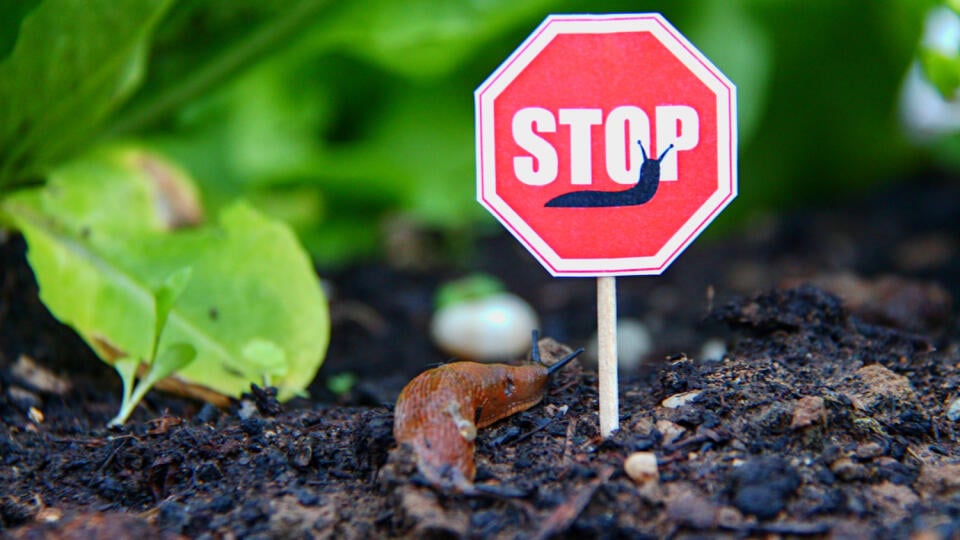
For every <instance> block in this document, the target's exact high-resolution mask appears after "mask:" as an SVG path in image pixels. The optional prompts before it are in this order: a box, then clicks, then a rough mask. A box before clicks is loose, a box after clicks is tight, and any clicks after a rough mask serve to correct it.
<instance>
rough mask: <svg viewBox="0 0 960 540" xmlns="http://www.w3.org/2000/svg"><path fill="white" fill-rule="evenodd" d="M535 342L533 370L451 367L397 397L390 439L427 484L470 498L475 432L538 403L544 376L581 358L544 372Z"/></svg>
mask: <svg viewBox="0 0 960 540" xmlns="http://www.w3.org/2000/svg"><path fill="white" fill-rule="evenodd" d="M537 341H538V339H537V332H536V331H534V332H533V351H532V357H533V359H534V360H535V362H536V363H534V364H528V365H522V366H511V365H507V364H482V363H478V362H454V363H451V364H445V365H443V366H440V367H437V368H433V369H430V370H427V371H425V372H423V373H421V374H420V375H418V376H417V377H416V378H414V379H413V380H412V381H410V383H409V384H407V386H406V387H404V389H403V391H401V392H400V397H399V398H397V405H396V408H395V410H394V422H393V435H394V438H396V441H397V444H398V445H407V446H408V447H409V448H410V449H411V450H412V451H413V454H414V456H415V459H416V464H417V469H418V470H419V471H420V474H422V475H423V476H424V477H425V478H426V480H427V482H429V483H430V484H431V485H433V486H435V487H438V488H441V489H443V488H452V489H454V490H456V491H460V492H464V493H470V492H473V478H474V475H475V474H476V465H475V464H474V460H473V453H474V439H475V438H476V436H477V429H479V428H482V427H486V426H489V425H490V424H493V423H494V422H496V421H497V420H500V419H503V418H506V417H508V416H510V415H512V414H515V413H518V412H520V411H523V410H526V409H529V408H530V407H532V406H534V405H536V404H537V403H539V402H540V400H541V399H543V395H544V392H545V390H546V387H547V381H548V378H549V376H550V374H552V373H554V372H556V371H557V370H559V369H560V368H561V367H563V366H564V365H565V364H566V363H567V362H569V361H571V360H573V359H574V358H576V357H577V355H579V354H580V353H581V352H583V349H578V350H577V351H574V352H573V353H570V354H569V355H567V356H565V357H564V358H562V359H560V360H559V361H558V362H557V363H555V364H554V365H552V366H550V367H547V366H545V365H544V364H543V363H542V362H541V361H540V349H539V346H538V344H537Z"/></svg>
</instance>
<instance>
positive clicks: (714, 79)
mask: <svg viewBox="0 0 960 540" xmlns="http://www.w3.org/2000/svg"><path fill="white" fill-rule="evenodd" d="M617 32H650V33H652V34H653V35H654V36H655V37H656V38H657V39H658V40H659V41H660V42H661V43H662V44H663V45H664V46H665V47H667V49H668V50H670V51H671V52H672V53H673V54H674V56H676V57H677V59H678V60H680V62H681V63H683V64H684V66H686V67H687V69H689V70H690V71H691V72H692V73H693V74H694V75H695V76H696V77H697V78H698V79H700V81H701V82H703V83H704V84H705V85H706V86H707V87H708V88H709V89H710V90H711V91H713V93H714V94H715V95H716V96H717V139H716V140H717V141H718V159H717V190H716V191H715V192H714V193H713V194H712V195H711V196H710V197H709V198H708V199H707V200H706V201H705V202H704V204H703V205H701V207H700V208H699V209H697V210H696V211H695V212H694V213H693V214H692V215H691V217H690V218H689V219H688V220H687V221H686V222H685V223H684V224H683V226H681V227H680V228H679V229H678V230H677V231H676V232H675V233H674V234H673V235H672V236H671V237H670V238H669V239H668V240H667V242H665V243H664V245H663V246H662V247H661V248H660V250H658V251H657V253H656V254H654V255H652V256H648V257H623V258H597V259H569V258H563V257H561V256H560V255H559V254H557V252H556V251H554V250H553V249H552V248H551V247H550V246H549V245H548V244H547V242H546V241H545V240H543V238H541V237H540V235H539V234H537V233H536V232H535V231H534V230H533V229H532V228H531V227H530V226H529V225H528V224H527V222H526V220H524V219H523V218H522V217H520V216H519V215H518V214H517V213H516V212H515V211H514V210H513V208H511V207H510V205H508V204H507V203H506V201H504V200H503V199H502V198H501V197H500V196H499V195H497V193H496V166H495V165H496V146H495V141H494V121H493V104H494V100H495V99H496V98H497V96H498V95H499V94H500V93H502V92H503V91H504V90H505V89H506V88H507V86H509V85H510V83H511V82H512V81H513V80H514V79H515V78H516V77H517V75H519V73H521V72H522V71H523V70H524V69H526V67H527V66H528V65H529V64H530V62H531V61H532V60H533V59H534V58H535V57H536V56H537V55H539V54H540V53H541V52H542V51H543V50H544V48H546V46H547V45H549V44H550V42H551V41H552V40H553V38H555V37H556V36H558V35H561V34H571V33H617ZM736 99H737V98H736V86H735V85H734V84H733V82H731V81H730V80H729V79H728V78H727V77H726V76H725V75H724V74H723V73H722V72H721V71H720V70H719V69H717V67H716V66H714V65H713V63H711V62H710V60H708V59H707V58H706V57H705V56H704V55H703V53H701V52H700V51H699V50H698V49H697V48H696V47H695V46H694V45H693V44H692V43H690V41H689V40H687V39H686V38H685V37H684V36H683V34H681V33H680V32H679V31H678V30H677V29H676V28H675V27H674V26H673V25H671V24H670V23H669V22H668V21H667V20H666V19H665V18H664V17H663V16H662V15H660V14H659V13H642V14H607V15H550V16H548V17H547V18H546V19H545V20H544V21H543V22H542V23H541V24H540V26H538V27H537V29H536V30H534V31H533V33H531V34H530V36H529V37H527V39H526V40H524V42H523V43H522V44H520V46H519V47H517V49H516V50H515V51H514V52H513V54H511V55H510V56H509V57H507V59H506V60H504V61H503V63H502V64H501V65H500V66H499V67H498V68H497V69H496V70H494V71H493V73H491V74H490V76H489V77H488V78H487V80H486V81H484V82H483V83H482V84H481V85H480V86H479V87H477V89H476V91H475V92H474V101H475V107H476V109H475V113H476V137H477V178H478V182H477V200H478V202H480V204H482V205H483V206H484V208H486V209H487V210H488V211H489V212H491V213H492V214H493V215H494V216H495V217H496V218H497V220H498V221H500V223H501V224H503V225H504V226H505V227H506V228H507V230H509V231H510V232H511V233H512V234H513V235H514V236H515V237H516V238H517V240H519V241H520V243H522V244H523V245H524V246H525V247H526V248H527V249H528V250H529V251H530V252H531V253H532V254H533V255H534V257H536V258H537V259H538V260H539V261H540V263H541V264H542V265H543V266H544V268H546V269H547V271H548V272H550V274H552V275H553V276H555V277H563V276H568V277H569V276H579V277H590V276H628V275H659V274H662V273H663V271H664V270H666V268H667V267H668V266H669V265H670V264H671V263H672V262H673V261H674V260H675V259H676V258H677V257H678V256H679V255H680V253H682V252H683V250H685V249H686V248H687V247H688V246H689V245H690V244H691V243H692V242H693V241H694V240H695V239H696V237H697V236H699V234H700V233H701V232H703V230H704V229H706V227H707V226H708V225H709V224H710V223H711V222H712V221H713V220H714V218H716V216H717V215H718V214H719V213H720V212H721V211H722V210H723V209H724V208H726V206H727V205H729V204H730V202H731V201H732V200H733V199H734V198H735V197H736V195H737V159H736V151H737V127H736V106H737V102H736ZM724 143H725V144H724Z"/></svg>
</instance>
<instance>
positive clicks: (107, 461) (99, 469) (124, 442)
mask: <svg viewBox="0 0 960 540" xmlns="http://www.w3.org/2000/svg"><path fill="white" fill-rule="evenodd" d="M128 442H130V438H129V437H124V438H122V439H120V442H118V443H117V446H116V447H115V448H114V449H113V450H112V451H111V452H110V455H108V456H107V459H105V460H103V463H101V464H100V466H99V467H97V472H103V470H104V469H106V468H107V466H108V465H110V462H111V461H113V458H114V457H115V456H116V455H117V452H119V451H120V449H121V448H123V447H124V446H126V445H127V443H128Z"/></svg>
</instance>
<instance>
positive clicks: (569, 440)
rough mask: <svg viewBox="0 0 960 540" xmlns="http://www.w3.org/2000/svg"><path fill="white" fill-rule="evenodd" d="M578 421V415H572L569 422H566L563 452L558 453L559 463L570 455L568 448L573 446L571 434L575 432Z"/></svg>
mask: <svg viewBox="0 0 960 540" xmlns="http://www.w3.org/2000/svg"><path fill="white" fill-rule="evenodd" d="M579 421H580V417H579V416H574V417H571V418H570V422H569V423H567V434H566V439H564V441H563V453H561V454H560V463H563V462H565V461H566V460H567V458H569V457H570V449H571V448H573V436H574V435H575V434H576V433H577V423H578V422H579Z"/></svg>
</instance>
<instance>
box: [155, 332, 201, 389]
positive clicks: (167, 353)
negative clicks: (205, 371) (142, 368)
mask: <svg viewBox="0 0 960 540" xmlns="http://www.w3.org/2000/svg"><path fill="white" fill-rule="evenodd" d="M196 357H197V349H196V348H195V347H194V346H193V345H190V344H189V343H174V344H172V345H169V346H168V347H167V348H166V349H164V350H163V352H162V353H160V355H159V356H157V357H156V358H155V359H154V361H153V364H151V365H150V371H148V372H147V376H146V377H144V378H143V380H144V381H146V382H148V383H150V385H151V386H152V385H154V384H157V383H158V382H160V381H161V380H163V379H165V378H167V377H169V376H170V375H172V374H174V373H176V372H178V371H180V370H182V369H183V368H185V367H187V366H188V365H190V363H191V362H193V360H194V358H196Z"/></svg>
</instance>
